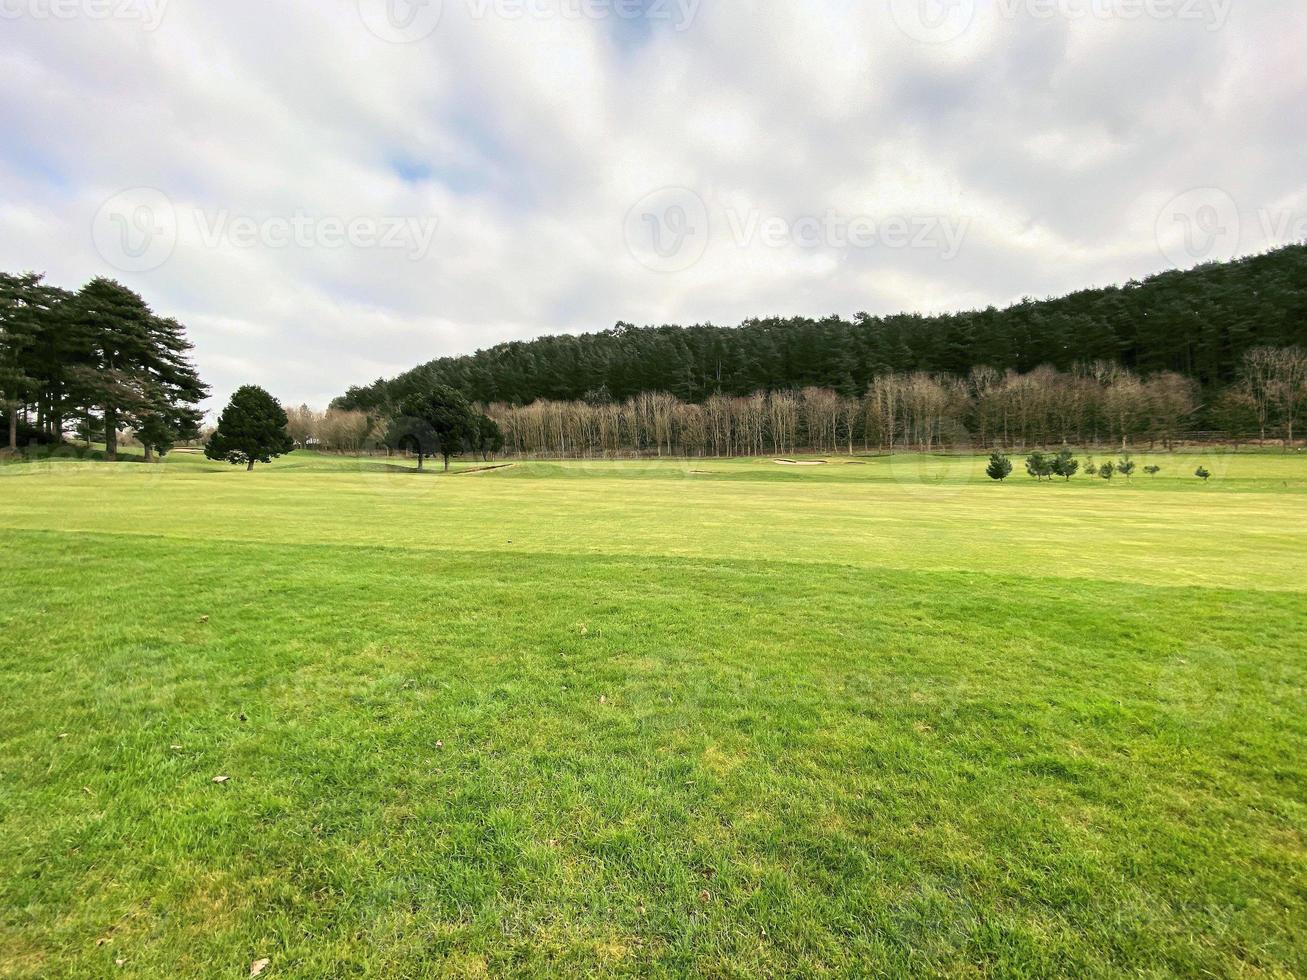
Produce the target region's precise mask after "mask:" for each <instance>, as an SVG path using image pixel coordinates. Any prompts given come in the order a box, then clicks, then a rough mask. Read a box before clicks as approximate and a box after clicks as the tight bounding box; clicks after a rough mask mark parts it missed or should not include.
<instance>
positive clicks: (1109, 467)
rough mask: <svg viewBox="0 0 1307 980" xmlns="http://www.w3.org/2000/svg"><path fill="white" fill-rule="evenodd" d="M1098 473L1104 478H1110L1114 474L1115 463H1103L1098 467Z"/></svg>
mask: <svg viewBox="0 0 1307 980" xmlns="http://www.w3.org/2000/svg"><path fill="white" fill-rule="evenodd" d="M1098 475H1099V476H1101V477H1102V478H1103V479H1104V480H1110V479H1112V477H1114V476H1116V465H1115V464H1114V463H1104V464H1103V465H1102V466H1100V467H1099V468H1098Z"/></svg>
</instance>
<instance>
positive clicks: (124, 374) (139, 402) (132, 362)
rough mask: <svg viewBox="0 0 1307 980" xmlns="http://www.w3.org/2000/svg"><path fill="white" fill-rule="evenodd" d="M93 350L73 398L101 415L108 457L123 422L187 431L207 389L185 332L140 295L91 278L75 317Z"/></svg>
mask: <svg viewBox="0 0 1307 980" xmlns="http://www.w3.org/2000/svg"><path fill="white" fill-rule="evenodd" d="M74 329H75V331H76V332H77V334H78V335H79V336H80V337H82V338H84V339H85V342H86V345H87V346H88V347H89V350H90V352H91V356H90V357H89V358H88V359H87V360H86V362H85V363H83V364H82V365H80V366H79V367H77V368H76V369H75V371H74V372H73V389H74V399H75V401H77V402H78V403H79V404H80V405H82V406H83V407H84V408H85V409H86V411H87V412H88V413H89V411H90V410H92V409H94V408H98V409H99V410H100V413H101V416H102V417H103V420H104V437H105V458H106V459H109V460H113V459H117V457H118V431H119V429H121V428H123V427H124V426H128V425H130V426H134V427H136V428H138V429H139V428H142V427H144V425H145V424H146V423H147V422H148V424H149V426H150V428H151V430H152V431H156V432H157V431H162V430H164V429H169V430H173V431H175V432H176V433H177V434H178V435H188V434H190V431H191V430H193V429H194V428H195V426H196V424H197V422H198V415H197V414H196V412H195V410H194V405H195V404H196V403H197V402H199V401H200V400H201V399H203V398H204V396H205V395H206V394H207V391H208V389H207V388H206V387H205V386H204V385H203V384H202V383H201V382H200V379H199V376H198V375H197V374H196V373H195V369H194V367H192V366H191V363H190V360H189V358H188V355H189V353H190V350H191V345H190V343H188V342H187V340H186V337H185V331H184V329H183V328H182V326H181V324H179V323H178V322H177V321H176V320H170V319H162V318H160V317H157V316H155V315H154V313H153V311H152V310H151V309H150V307H149V306H148V305H147V304H146V302H145V300H143V299H142V298H141V297H140V296H139V295H137V294H136V293H134V292H132V291H131V290H130V289H128V288H127V287H125V286H123V285H121V284H119V283H117V282H114V281H113V280H111V279H104V278H99V279H93V280H91V282H89V283H87V285H86V286H84V287H83V288H82V290H81V292H80V293H78V294H77V298H76V301H75V324H74Z"/></svg>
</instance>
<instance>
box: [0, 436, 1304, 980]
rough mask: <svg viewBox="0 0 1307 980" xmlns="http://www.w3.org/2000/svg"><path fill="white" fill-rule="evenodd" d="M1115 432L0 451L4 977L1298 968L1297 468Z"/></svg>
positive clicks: (1300, 655) (1300, 537) (1260, 971)
mask: <svg viewBox="0 0 1307 980" xmlns="http://www.w3.org/2000/svg"><path fill="white" fill-rule="evenodd" d="M1139 461H1140V465H1141V469H1142V466H1143V464H1144V463H1145V462H1151V460H1146V459H1144V458H1143V457H1140V458H1139ZM1157 462H1159V463H1160V465H1162V466H1163V467H1164V469H1163V473H1162V474H1161V475H1159V476H1157V477H1154V478H1150V477H1147V476H1143V475H1139V476H1136V477H1135V478H1134V480H1133V482H1132V483H1129V484H1128V483H1127V482H1126V481H1124V480H1121V479H1118V480H1116V481H1114V482H1113V483H1112V484H1111V485H1108V484H1106V483H1104V482H1103V481H1101V480H1097V479H1090V478H1086V477H1080V478H1078V479H1077V480H1075V481H1073V482H1072V483H1070V484H1069V485H1066V484H1062V483H1060V482H1059V483H1054V484H1047V483H1045V484H1039V485H1036V484H1035V483H1034V481H1031V480H1029V479H1028V478H1026V477H1024V476H1020V477H1015V476H1014V478H1013V479H1012V480H1011V481H1009V483H1007V484H1006V485H1002V486H1000V485H997V484H993V483H991V482H989V481H988V480H986V479H984V477H983V475H982V473H983V467H984V461H983V460H980V459H970V458H968V459H925V458H920V457H896V458H894V459H892V460H887V459H865V460H857V461H856V463H850V462H848V461H844V460H839V459H835V458H832V460H831V462H830V463H829V464H828V465H824V466H803V467H785V466H780V465H778V464H776V463H774V462H772V461H769V460H768V461H729V462H725V461H692V462H679V461H678V462H672V461H667V462H631V463H598V462H596V463H558V464H550V463H526V464H519V465H516V466H513V467H512V468H509V469H503V470H496V471H492V472H482V473H467V472H460V471H461V470H466V469H468V468H470V467H471V466H472V464H463V465H461V466H459V467H456V470H455V472H454V473H451V474H449V475H441V474H438V473H433V472H429V473H427V474H425V475H417V474H415V473H412V472H409V471H407V470H406V469H405V468H404V466H403V465H401V464H388V463H387V462H386V461H384V460H351V459H335V458H328V457H317V456H305V455H302V454H296V455H293V456H290V457H287V458H286V459H284V460H281V461H279V462H278V463H276V464H274V465H272V466H269V467H262V468H260V469H259V470H258V471H257V472H255V473H253V474H247V473H245V472H243V471H240V470H236V469H233V468H231V467H226V466H220V465H217V464H211V463H208V462H206V461H204V460H203V459H199V458H195V457H185V456H176V455H174V456H172V457H169V459H168V460H167V462H166V463H165V464H164V465H161V466H153V467H147V466H144V465H140V464H132V463H124V464H118V465H112V464H91V463H74V462H54V463H30V464H17V465H9V466H5V467H3V468H0V540H2V541H3V544H4V552H3V553H4V559H5V565H4V571H5V574H4V575H3V577H0V626H2V627H3V628H2V630H0V670H2V671H3V680H4V687H3V691H4V695H3V698H0V975H4V976H16V977H17V976H22V977H27V976H32V977H36V976H41V977H60V976H70V977H71V976H77V977H83V976H105V975H110V974H112V975H121V976H147V977H175V976H179V975H196V976H200V975H203V976H233V977H235V976H245V975H248V973H249V967H250V964H251V962H252V961H255V960H258V959H263V958H267V959H268V960H269V961H270V963H269V965H268V967H267V968H266V970H265V971H264V974H263V975H264V976H268V977H273V976H277V977H281V976H287V977H289V976H298V977H318V976H349V975H363V974H371V975H385V976H396V977H401V976H404V977H407V976H436V975H466V976H483V975H506V974H515V975H522V974H525V975H555V976H586V975H594V976H601V975H679V974H685V973H692V972H693V973H700V974H706V975H717V976H779V975H820V974H829V975H844V976H865V975H875V974H898V975H906V974H912V975H922V974H963V975H1004V976H1009V975H1027V976H1047V975H1054V974H1062V975H1067V974H1076V975H1109V974H1121V973H1131V974H1140V975H1155V976H1161V975H1170V974H1183V975H1198V974H1208V975H1220V976H1229V975H1241V976H1283V977H1288V976H1295V975H1302V974H1304V973H1307V843H1305V841H1304V835H1305V834H1307V711H1304V700H1303V694H1304V688H1305V687H1307V458H1303V457H1302V456H1292V457H1282V456H1278V455H1246V456H1204V457H1198V456H1180V457H1159V458H1158V460H1157ZM1199 463H1203V464H1205V465H1207V466H1208V468H1209V469H1211V470H1212V472H1213V473H1214V474H1215V479H1214V480H1213V481H1212V482H1211V483H1210V484H1207V485H1204V484H1202V483H1201V482H1200V481H1198V480H1197V479H1196V478H1194V477H1193V476H1192V473H1193V471H1194V469H1195V467H1196V466H1197V465H1198V464H1199ZM242 715H243V716H244V720H242ZM219 775H225V776H229V777H230V779H229V780H228V781H227V782H225V783H223V784H217V783H214V782H213V778H214V777H215V776H219Z"/></svg>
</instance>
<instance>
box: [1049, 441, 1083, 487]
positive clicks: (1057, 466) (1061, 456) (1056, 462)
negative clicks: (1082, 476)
mask: <svg viewBox="0 0 1307 980" xmlns="http://www.w3.org/2000/svg"><path fill="white" fill-rule="evenodd" d="M1053 472H1054V473H1055V474H1056V475H1058V476H1060V477H1062V478H1063V479H1065V480H1066V481H1067V482H1070V480H1071V477H1073V476H1075V475H1076V474H1077V473H1079V472H1080V462H1079V460H1077V459H1076V458H1075V457H1074V456H1073V455H1071V450H1069V449H1063V450H1062V451H1061V452H1059V453H1058V454H1057V456H1056V457H1054V459H1053Z"/></svg>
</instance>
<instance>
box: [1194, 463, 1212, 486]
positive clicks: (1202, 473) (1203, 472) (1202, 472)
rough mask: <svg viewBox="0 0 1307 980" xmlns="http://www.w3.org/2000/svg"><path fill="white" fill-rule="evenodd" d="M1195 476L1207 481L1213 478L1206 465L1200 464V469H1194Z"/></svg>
mask: <svg viewBox="0 0 1307 980" xmlns="http://www.w3.org/2000/svg"><path fill="white" fill-rule="evenodd" d="M1194 476H1196V477H1198V479H1200V480H1202V481H1203V482H1204V483H1206V482H1207V481H1208V480H1210V479H1211V478H1212V472H1211V470H1209V469H1208V468H1207V467H1206V466H1200V467H1198V469H1196V470H1194Z"/></svg>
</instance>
